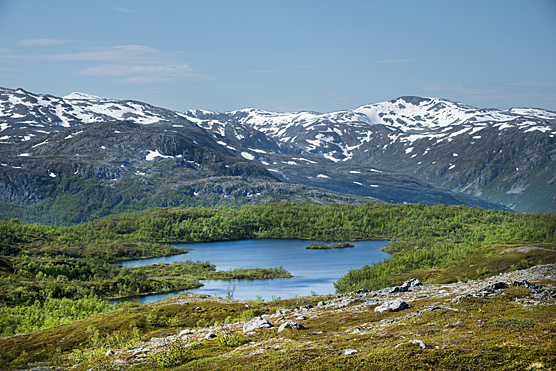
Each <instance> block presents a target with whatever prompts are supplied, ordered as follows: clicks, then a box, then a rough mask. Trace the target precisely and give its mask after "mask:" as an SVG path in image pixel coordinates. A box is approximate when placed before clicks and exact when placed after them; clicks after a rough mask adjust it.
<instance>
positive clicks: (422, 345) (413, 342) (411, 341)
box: [395, 340, 427, 349]
mask: <svg viewBox="0 0 556 371" xmlns="http://www.w3.org/2000/svg"><path fill="white" fill-rule="evenodd" d="M405 344H417V345H419V346H420V347H421V349H425V348H426V347H427V346H426V345H425V343H423V342H422V341H421V340H409V341H407V342H405V343H400V344H398V345H396V346H395V349H398V348H399V347H401V346H404V345H405Z"/></svg>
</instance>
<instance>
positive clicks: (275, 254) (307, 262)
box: [121, 240, 391, 303]
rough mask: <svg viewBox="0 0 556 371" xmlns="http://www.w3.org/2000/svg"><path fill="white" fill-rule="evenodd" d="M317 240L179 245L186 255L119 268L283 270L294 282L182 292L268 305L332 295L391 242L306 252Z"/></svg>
mask: <svg viewBox="0 0 556 371" xmlns="http://www.w3.org/2000/svg"><path fill="white" fill-rule="evenodd" d="M314 242H318V241H308V240H245V241H232V242H215V243H199V244H187V245H177V247H181V248H184V249H189V253H187V254H182V255H174V256H170V257H162V258H155V259H147V260H134V261H129V262H125V263H122V264H121V266H123V267H137V266H142V265H148V264H156V263H172V262H176V261H185V260H192V261H210V262H211V263H213V264H215V265H216V269H218V270H229V269H239V268H256V267H260V268H271V267H278V266H280V265H281V266H283V267H284V269H286V270H287V271H289V272H290V273H291V274H292V275H294V277H292V278H275V279H267V280H229V281H226V280H204V281H201V282H203V284H204V286H203V287H200V288H198V289H191V290H186V291H190V292H195V293H199V294H205V295H219V296H226V293H227V290H234V292H233V296H234V298H236V299H252V300H255V299H257V296H258V297H261V298H263V299H265V300H267V301H268V300H272V299H276V298H278V297H280V298H282V299H286V298H291V297H295V296H305V295H311V294H312V293H316V294H319V295H320V294H329V293H333V292H334V287H333V285H332V282H334V281H337V280H338V279H339V278H340V277H342V276H343V275H345V274H346V273H347V272H348V271H349V270H350V269H357V268H361V267H362V266H364V265H370V264H372V263H373V262H379V261H382V260H384V259H387V258H389V257H390V256H391V255H390V254H388V253H385V252H383V251H382V250H381V249H382V248H383V247H384V246H386V245H387V244H388V242H389V241H356V242H353V244H354V245H355V247H353V248H347V249H328V250H307V249H305V246H307V245H308V244H310V243H314ZM172 295H176V293H172V294H162V295H150V296H146V297H142V298H139V301H140V302H142V303H144V302H146V301H156V300H161V299H164V298H166V297H168V296H172Z"/></svg>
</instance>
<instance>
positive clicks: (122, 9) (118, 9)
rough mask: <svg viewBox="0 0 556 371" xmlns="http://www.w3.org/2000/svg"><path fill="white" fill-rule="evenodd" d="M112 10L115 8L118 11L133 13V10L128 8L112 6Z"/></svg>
mask: <svg viewBox="0 0 556 371" xmlns="http://www.w3.org/2000/svg"><path fill="white" fill-rule="evenodd" d="M112 10H115V11H117V12H122V13H132V11H131V10H129V9H128V8H112Z"/></svg>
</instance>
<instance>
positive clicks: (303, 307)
mask: <svg viewBox="0 0 556 371" xmlns="http://www.w3.org/2000/svg"><path fill="white" fill-rule="evenodd" d="M312 307H313V306H312V305H311V304H307V305H303V306H301V307H299V309H306V310H309V309H311V308H312Z"/></svg>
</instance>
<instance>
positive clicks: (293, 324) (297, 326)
mask: <svg viewBox="0 0 556 371" xmlns="http://www.w3.org/2000/svg"><path fill="white" fill-rule="evenodd" d="M287 328H291V329H294V330H305V327H303V325H301V324H299V323H297V322H290V321H288V322H284V323H282V324H281V325H280V327H278V332H282V331H284V330H285V329H287Z"/></svg>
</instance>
